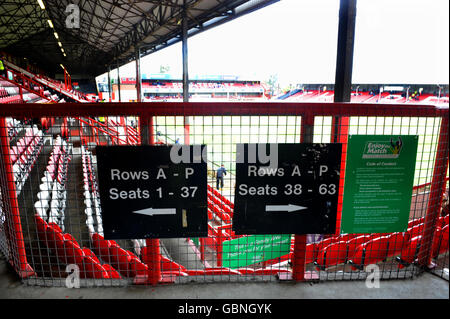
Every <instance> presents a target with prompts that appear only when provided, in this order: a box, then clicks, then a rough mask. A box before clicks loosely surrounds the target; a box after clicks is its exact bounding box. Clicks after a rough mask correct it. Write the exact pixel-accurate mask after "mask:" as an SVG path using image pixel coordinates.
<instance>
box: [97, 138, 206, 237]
mask: <svg viewBox="0 0 450 319" xmlns="http://www.w3.org/2000/svg"><path fill="white" fill-rule="evenodd" d="M96 152H97V163H98V165H97V166H98V181H99V191H100V201H101V208H102V220H103V230H104V235H105V238H106V239H142V238H177V237H201V236H207V234H208V228H207V226H208V225H207V222H208V220H207V218H208V213H207V166H206V146H204V145H193V146H188V145H183V146H181V145H174V146H98V147H97V149H96ZM202 155H204V156H202Z"/></svg>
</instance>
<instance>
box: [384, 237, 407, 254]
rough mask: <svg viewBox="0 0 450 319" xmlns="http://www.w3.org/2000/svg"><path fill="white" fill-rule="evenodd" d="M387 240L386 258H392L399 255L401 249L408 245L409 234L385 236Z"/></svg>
mask: <svg viewBox="0 0 450 319" xmlns="http://www.w3.org/2000/svg"><path fill="white" fill-rule="evenodd" d="M387 238H388V240H389V247H388V257H392V256H395V255H398V254H400V253H401V251H402V249H403V247H404V246H405V245H407V244H408V243H409V240H410V234H409V233H407V232H405V233H392V234H391V235H388V236H387Z"/></svg>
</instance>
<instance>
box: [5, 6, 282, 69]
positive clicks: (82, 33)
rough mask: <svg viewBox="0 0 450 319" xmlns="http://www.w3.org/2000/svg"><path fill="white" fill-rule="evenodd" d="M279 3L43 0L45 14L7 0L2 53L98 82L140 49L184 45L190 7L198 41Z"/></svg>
mask: <svg viewBox="0 0 450 319" xmlns="http://www.w3.org/2000/svg"><path fill="white" fill-rule="evenodd" d="M277 1H278V0H155V1H148V0H147V1H140V0H105V1H100V0H80V1H76V0H43V1H42V3H43V5H44V6H45V9H42V8H41V7H40V4H39V3H38V2H40V1H37V0H14V1H3V2H2V5H1V6H0V50H1V51H6V52H8V53H10V54H12V55H14V56H17V57H26V58H28V59H30V60H31V61H34V62H36V63H37V64H38V66H39V67H40V68H42V69H44V70H47V71H49V72H55V73H57V72H60V71H61V69H60V66H59V65H60V64H63V65H64V66H65V67H66V68H67V70H68V71H69V72H70V73H72V74H83V75H85V76H87V77H93V76H96V75H98V74H100V73H103V72H105V71H106V70H107V69H108V66H109V65H111V66H112V68H114V67H116V66H117V64H120V65H122V64H125V63H127V62H129V61H132V60H134V58H135V56H136V48H139V49H140V51H141V56H143V55H146V54H150V53H152V52H155V51H157V50H160V49H162V48H164V47H166V46H168V45H171V44H173V43H176V42H178V41H180V40H181V34H182V30H181V26H182V23H181V19H182V18H183V16H184V10H185V8H186V15H187V19H188V28H189V32H188V35H189V36H192V35H194V34H196V33H198V32H201V31H204V30H206V29H209V28H211V27H213V26H216V25H218V24H221V23H224V22H226V21H229V20H231V19H234V18H236V17H239V16H241V15H243V14H246V13H248V12H251V11H254V10H256V9H259V8H261V7H264V6H266V5H268V4H271V3H274V2H277ZM70 4H75V6H74V5H71V6H69V5H70ZM78 13H79V14H78ZM77 17H78V18H79V19H77ZM48 20H50V21H51V23H49V22H48ZM78 21H79V23H78V25H77V22H78ZM51 25H53V27H52V26H51ZM54 32H56V33H57V36H58V38H56V36H55V34H54ZM58 41H59V42H60V43H61V45H59V44H58ZM61 48H63V50H64V51H62V50H61ZM64 54H65V55H64Z"/></svg>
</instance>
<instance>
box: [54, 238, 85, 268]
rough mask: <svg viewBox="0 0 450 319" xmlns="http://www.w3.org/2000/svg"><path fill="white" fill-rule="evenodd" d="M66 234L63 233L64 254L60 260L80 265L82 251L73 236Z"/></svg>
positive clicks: (82, 255)
mask: <svg viewBox="0 0 450 319" xmlns="http://www.w3.org/2000/svg"><path fill="white" fill-rule="evenodd" d="M67 235H68V234H65V235H64V256H63V257H62V258H60V260H61V259H62V260H61V262H62V263H66V264H77V265H81V264H82V263H83V257H84V252H83V250H82V249H81V248H80V245H78V243H77V242H76V241H75V240H74V239H73V236H67ZM66 238H67V239H66ZM60 257H61V256H60Z"/></svg>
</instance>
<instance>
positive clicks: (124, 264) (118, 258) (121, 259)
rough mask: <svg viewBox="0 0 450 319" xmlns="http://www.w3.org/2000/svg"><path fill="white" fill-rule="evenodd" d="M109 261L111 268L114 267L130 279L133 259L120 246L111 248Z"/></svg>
mask: <svg viewBox="0 0 450 319" xmlns="http://www.w3.org/2000/svg"><path fill="white" fill-rule="evenodd" d="M109 259H110V262H109V263H110V264H111V266H113V267H114V268H115V269H116V270H117V271H118V272H119V273H120V274H121V275H122V276H125V277H129V274H130V273H129V271H130V265H129V264H130V261H131V259H132V258H131V257H130V255H129V254H128V253H127V251H126V250H124V249H122V248H120V247H118V246H114V245H113V246H110V247H109Z"/></svg>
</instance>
